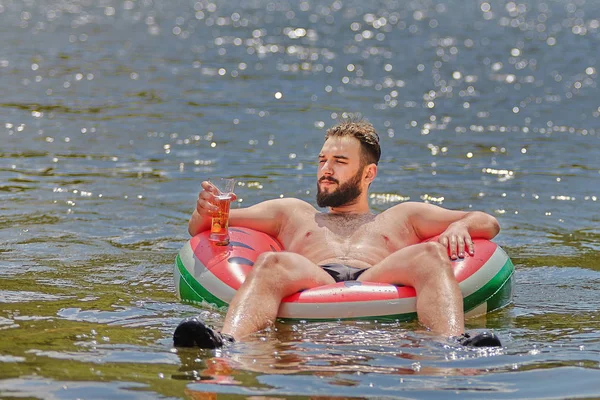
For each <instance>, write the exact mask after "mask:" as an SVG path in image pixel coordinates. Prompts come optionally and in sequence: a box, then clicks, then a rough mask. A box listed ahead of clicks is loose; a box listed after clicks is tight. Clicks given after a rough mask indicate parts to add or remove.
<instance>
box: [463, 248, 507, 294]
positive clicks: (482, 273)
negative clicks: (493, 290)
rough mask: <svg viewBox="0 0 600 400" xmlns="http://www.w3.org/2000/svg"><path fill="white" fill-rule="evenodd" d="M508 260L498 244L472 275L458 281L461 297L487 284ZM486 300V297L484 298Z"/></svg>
mask: <svg viewBox="0 0 600 400" xmlns="http://www.w3.org/2000/svg"><path fill="white" fill-rule="evenodd" d="M506 260H508V255H507V254H506V253H505V252H504V250H502V249H501V248H500V247H499V246H498V247H496V250H494V252H493V253H492V255H491V256H490V258H488V260H487V261H486V262H485V264H483V265H482V266H481V267H480V268H479V269H478V270H477V271H475V273H473V275H471V276H469V277H468V278H467V279H465V280H464V281H462V282H460V283H459V285H458V286H459V287H460V290H461V292H462V293H463V297H467V296H470V295H472V294H473V293H475V292H476V291H478V290H479V289H481V288H482V287H484V286H485V285H487V284H488V283H489V282H490V281H491V280H492V279H493V278H494V277H495V276H496V274H498V272H500V270H501V269H502V267H503V266H504V264H506ZM486 300H487V299H486Z"/></svg>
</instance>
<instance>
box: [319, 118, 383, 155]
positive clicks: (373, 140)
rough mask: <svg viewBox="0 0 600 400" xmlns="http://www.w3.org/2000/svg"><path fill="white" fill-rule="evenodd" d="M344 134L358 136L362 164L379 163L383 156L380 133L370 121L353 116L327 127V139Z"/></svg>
mask: <svg viewBox="0 0 600 400" xmlns="http://www.w3.org/2000/svg"><path fill="white" fill-rule="evenodd" d="M344 136H350V137H353V138H356V139H358V141H359V142H360V148H361V162H362V165H368V164H375V165H377V164H378V163H379V158H380V157H381V147H380V146H379V135H378V134H377V132H375V128H374V127H373V125H372V124H371V123H370V122H368V121H365V120H357V119H352V118H347V119H343V120H341V121H339V122H338V123H337V124H336V125H334V126H332V127H331V128H329V129H327V132H326V133H325V140H327V139H329V138H330V137H344Z"/></svg>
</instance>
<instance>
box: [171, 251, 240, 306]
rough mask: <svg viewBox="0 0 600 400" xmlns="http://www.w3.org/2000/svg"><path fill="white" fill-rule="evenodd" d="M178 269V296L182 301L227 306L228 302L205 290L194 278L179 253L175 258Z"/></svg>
mask: <svg viewBox="0 0 600 400" xmlns="http://www.w3.org/2000/svg"><path fill="white" fill-rule="evenodd" d="M175 263H176V265H177V269H178V270H179V297H180V298H181V301H182V302H184V303H192V304H203V303H210V304H213V305H215V306H217V307H219V308H221V307H228V306H229V304H227V303H226V302H224V301H223V300H221V299H220V298H218V297H217V296H215V295H213V294H212V293H211V292H209V291H208V290H206V289H205V288H204V286H202V285H201V284H200V283H199V282H198V281H197V280H196V278H194V277H193V276H192V274H190V272H189V271H188V270H187V268H186V267H185V265H184V264H183V261H181V257H180V256H179V254H178V255H177V259H176V260H175Z"/></svg>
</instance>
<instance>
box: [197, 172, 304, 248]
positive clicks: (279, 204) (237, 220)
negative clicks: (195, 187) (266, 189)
mask: <svg viewBox="0 0 600 400" xmlns="http://www.w3.org/2000/svg"><path fill="white" fill-rule="evenodd" d="M202 187H203V189H204V190H203V191H202V192H200V194H199V195H198V201H197V203H196V209H195V210H194V212H193V214H192V217H191V218H190V222H189V225H188V232H189V233H190V235H192V236H194V235H197V234H198V233H200V232H203V231H205V230H208V229H209V228H210V222H211V218H212V214H213V212H215V211H216V209H217V208H216V206H215V205H214V203H213V200H214V195H213V193H212V187H211V186H210V184H209V183H207V184H206V185H205V182H203V184H202ZM299 203H302V204H303V205H306V206H309V205H308V203H305V202H303V201H301V200H298V199H293V198H283V199H275V200H267V201H264V202H262V203H258V204H256V205H253V206H250V207H247V208H236V209H231V210H230V212H229V225H230V226H242V227H246V228H250V229H255V230H257V231H261V232H264V233H267V234H269V235H271V236H273V237H277V236H278V235H279V232H280V230H281V226H282V224H283V222H284V221H285V219H286V218H287V216H288V215H290V213H291V212H293V210H294V209H296V208H297V207H298V206H299V205H300V204H299Z"/></svg>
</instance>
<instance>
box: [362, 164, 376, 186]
mask: <svg viewBox="0 0 600 400" xmlns="http://www.w3.org/2000/svg"><path fill="white" fill-rule="evenodd" d="M365 170H366V171H367V172H366V175H365V179H366V180H367V181H369V183H371V182H373V181H374V180H375V177H376V176H377V165H376V164H369V165H367V167H366V168H365Z"/></svg>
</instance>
